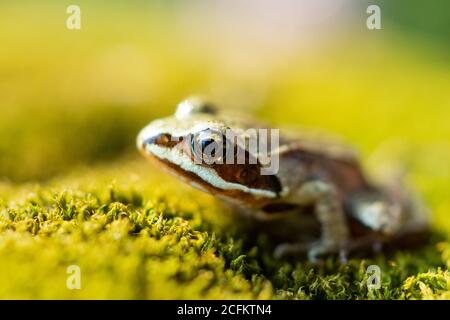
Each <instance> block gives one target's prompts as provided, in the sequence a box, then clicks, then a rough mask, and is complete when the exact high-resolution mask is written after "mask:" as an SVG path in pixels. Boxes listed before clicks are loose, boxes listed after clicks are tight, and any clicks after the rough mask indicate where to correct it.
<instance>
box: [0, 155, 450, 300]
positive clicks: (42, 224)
mask: <svg viewBox="0 0 450 320" xmlns="http://www.w3.org/2000/svg"><path fill="white" fill-rule="evenodd" d="M112 177H113V178H112ZM161 181H164V183H163V184H162V183H161ZM1 191H2V196H3V197H5V195H6V199H7V200H2V202H1V204H0V213H1V215H0V260H1V261H2V263H1V264H0V274H1V275H2V276H1V277H0V297H2V298H61V299H63V298H68V299H72V298H96V299H103V298H124V299H129V298H131V299H156V298H159V299H173V298H184V299H197V298H208V299H216V298H221V299H253V298H258V299H259V298H263V299H268V298H281V299H285V298H288V299H291V298H300V299H348V298H353V299H367V298H369V299H372V298H384V299H391V298H449V296H448V295H449V292H450V291H449V285H450V276H449V274H448V271H445V270H446V268H447V267H448V265H449V264H450V246H449V244H448V243H447V242H442V243H440V244H436V243H432V244H430V245H428V246H426V247H424V248H421V249H419V250H415V251H411V252H397V253H395V254H394V255H392V256H389V257H385V256H383V255H380V256H378V257H374V258H372V259H362V260H361V259H353V260H350V262H349V263H348V264H345V265H340V264H339V263H336V262H334V261H333V260H332V259H329V260H327V262H326V263H325V265H323V266H320V267H318V266H313V265H311V264H309V263H307V262H304V261H303V262H302V261H299V262H297V263H292V262H286V261H277V260H275V259H273V258H272V251H271V250H272V248H271V245H270V242H268V240H267V239H266V238H265V237H264V236H263V235H261V236H259V237H257V238H256V239H253V238H249V237H247V236H246V234H245V233H243V229H242V227H240V228H238V227H236V226H237V225H239V224H240V221H239V218H238V217H236V216H234V215H233V214H232V213H230V212H229V210H228V209H227V208H224V207H223V206H221V205H220V204H219V203H217V202H216V201H215V200H214V199H213V198H211V197H209V196H207V195H204V194H203V193H200V192H197V191H194V190H192V189H190V188H189V187H188V186H183V185H180V184H179V183H178V182H177V181H176V180H174V179H172V178H167V177H166V176H165V175H163V174H161V173H159V172H155V171H152V170H149V166H148V164H147V163H146V162H145V161H140V160H133V159H127V160H123V161H120V162H117V163H114V164H108V165H105V166H98V167H94V168H90V169H80V170H79V171H77V172H76V173H74V174H72V175H69V176H67V177H62V178H58V179H52V180H50V181H49V182H47V183H45V184H43V185H42V184H29V185H22V186H20V187H14V186H7V185H2V187H1ZM371 264H376V265H378V266H380V268H381V270H382V278H381V281H382V286H381V288H380V289H379V290H372V291H369V290H368V289H367V286H366V281H367V278H368V275H367V274H366V268H367V267H368V266H369V265H371ZM70 265H77V266H79V267H80V270H81V289H80V290H68V289H67V287H66V281H67V278H68V274H67V268H68V266H70Z"/></svg>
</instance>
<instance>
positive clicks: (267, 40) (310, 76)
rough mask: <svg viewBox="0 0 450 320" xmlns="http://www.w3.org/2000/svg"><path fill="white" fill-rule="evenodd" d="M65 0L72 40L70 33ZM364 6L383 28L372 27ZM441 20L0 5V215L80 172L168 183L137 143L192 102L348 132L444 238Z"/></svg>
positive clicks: (233, 9)
mask: <svg viewBox="0 0 450 320" xmlns="http://www.w3.org/2000/svg"><path fill="white" fill-rule="evenodd" d="M70 4H77V5H79V6H80V8H81V30H68V29H67V28H66V19H67V17H68V14H66V8H67V7H68V6H69V5H70ZM369 4H378V5H379V6H380V7H381V14H382V16H381V18H382V30H372V31H370V30H368V29H367V28H366V19H367V16H368V15H367V13H366V8H367V6H368V5H369ZM449 12H450V2H448V1H443V0H440V1H433V2H432V3H429V2H427V1H417V0H416V1H406V0H405V1H344V0H343V1H331V0H329V1H325V0H322V1H267V0H265V1H126V2H125V1H122V2H120V1H107V2H106V1H82V0H78V1H39V2H36V1H20V2H17V1H8V2H6V1H3V2H2V3H1V4H0V177H1V180H0V181H1V182H0V192H1V193H0V199H3V200H2V201H3V202H2V203H3V205H4V208H6V209H5V210H7V208H8V206H11V203H13V202H16V201H19V200H18V199H20V197H19V196H17V194H21V193H25V191H26V192H28V188H29V186H30V185H35V184H36V183H37V185H39V186H44V187H45V186H46V185H47V184H49V183H52V181H55V179H64V177H67V176H69V177H72V175H74V174H75V175H76V173H77V172H79V170H90V171H88V172H89V173H88V174H87V176H89V177H91V178H85V179H88V180H89V179H92V180H93V181H94V182H95V181H96V179H97V176H96V172H98V171H101V170H103V169H101V168H103V167H104V166H107V167H108V168H109V166H110V165H111V163H114V164H115V165H114V168H115V169H114V170H109V169H108V170H109V171H107V172H108V174H107V177H108V178H107V179H106V180H107V181H113V180H115V179H119V180H120V179H121V178H120V177H126V173H124V172H134V171H133V170H137V172H136V173H137V174H141V173H142V170H148V171H149V172H150V174H151V175H152V177H153V175H156V176H155V177H157V178H153V179H155V180H154V181H157V180H158V179H162V178H161V177H160V176H159V175H158V174H159V173H157V172H155V170H156V169H155V168H154V167H151V166H150V165H148V166H147V164H146V163H145V160H142V159H140V157H139V155H138V154H137V151H136V150H135V143H134V141H135V137H136V135H137V133H138V131H139V129H140V128H142V127H143V126H144V125H145V124H146V123H147V122H149V121H150V120H152V119H154V118H156V117H159V116H165V115H169V114H171V113H172V112H173V111H174V108H175V105H176V104H177V103H178V102H179V101H180V100H181V99H183V98H184V97H186V96H188V95H191V94H196V93H200V94H204V95H208V96H210V97H211V98H212V100H214V101H215V102H217V103H218V104H219V105H221V106H222V107H224V108H240V109H248V112H249V113H253V114H256V115H258V116H259V117H261V118H263V119H266V120H268V121H269V122H271V123H273V124H274V125H282V126H290V127H296V126H298V127H314V128H320V129H323V130H326V131H330V132H333V133H336V134H338V135H341V136H343V137H344V138H345V139H346V140H347V141H349V142H350V143H352V144H353V145H355V146H356V147H357V148H358V149H359V150H360V151H361V154H362V157H363V159H364V161H365V162H366V163H367V165H371V164H372V163H371V162H370V161H369V160H370V159H371V157H372V155H373V153H374V152H375V151H376V150H382V154H383V157H388V158H392V159H394V160H395V161H398V162H400V163H402V165H403V166H404V167H405V168H406V169H407V178H408V179H409V180H410V181H411V183H412V184H413V185H414V186H415V188H416V189H418V190H419V191H420V193H421V194H422V195H423V197H424V198H425V199H426V202H427V203H428V204H429V205H430V207H431V209H432V216H433V219H434V225H435V226H436V229H437V230H439V231H441V232H443V233H444V234H447V235H448V233H449V232H450V221H449V219H448V217H449V210H450V200H449V198H448V190H449V189H450V166H449V163H450V125H449V120H450V90H449V88H450V73H449V71H450V59H449V57H450V56H449V54H448V53H449V44H450V41H449V40H450V25H449V23H450V19H448V16H449ZM130 159H131V161H132V163H133V164H132V166H131V167H130ZM376 159H377V158H376ZM134 161H136V162H137V163H138V165H140V167H139V169H135V168H136V167H135V166H136V164H135V162H134ZM376 164H377V163H376V161H375V163H373V165H374V167H376ZM99 168H100V169H99ZM129 168H134V169H129ZM147 168H148V169H147ZM127 170H128V171H127ZM83 172H84V171H83ZM146 174H148V173H146ZM73 179H74V180H75V181H76V180H77V176H75V178H73ZM123 179H124V180H126V178H123ZM56 181H59V180H56ZM61 181H65V180H61ZM171 183H172V184H173V185H177V184H176V183H175V182H171ZM59 184H60V185H61V186H62V187H61V188H64V187H65V185H64V184H63V183H62V182H59ZM105 184H106V183H105ZM168 185H170V184H168ZM102 186H103V185H102ZM150 189H151V188H150ZM196 195H197V193H196ZM202 201H203V200H202ZM204 201H207V200H204ZM12 265H14V264H12ZM19 296H20V295H19Z"/></svg>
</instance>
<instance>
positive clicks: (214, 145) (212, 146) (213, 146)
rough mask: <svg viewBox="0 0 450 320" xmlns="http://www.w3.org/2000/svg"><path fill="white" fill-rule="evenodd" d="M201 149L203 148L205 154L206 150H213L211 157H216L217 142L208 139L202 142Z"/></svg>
mask: <svg viewBox="0 0 450 320" xmlns="http://www.w3.org/2000/svg"><path fill="white" fill-rule="evenodd" d="M199 144H200V147H201V148H202V151H203V152H204V153H205V151H206V150H208V149H211V152H210V153H211V156H213V157H214V155H215V154H216V149H217V147H218V146H217V142H216V141H215V140H214V139H211V138H206V139H203V140H201V141H200V143H199Z"/></svg>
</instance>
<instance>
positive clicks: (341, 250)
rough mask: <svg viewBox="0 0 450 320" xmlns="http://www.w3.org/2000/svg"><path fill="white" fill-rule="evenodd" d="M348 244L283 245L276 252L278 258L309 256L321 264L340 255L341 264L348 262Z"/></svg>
mask: <svg viewBox="0 0 450 320" xmlns="http://www.w3.org/2000/svg"><path fill="white" fill-rule="evenodd" d="M348 252H349V246H348V244H347V242H342V243H337V242H331V241H316V242H311V243H282V244H279V245H278V246H277V247H276V248H275V251H274V256H275V257H276V258H286V257H298V256H307V257H308V260H309V261H310V262H312V263H319V262H320V261H322V260H324V258H326V257H328V256H331V255H338V256H339V260H340V262H341V263H346V262H347V256H348Z"/></svg>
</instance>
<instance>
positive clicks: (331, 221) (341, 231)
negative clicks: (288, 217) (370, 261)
mask: <svg viewBox="0 0 450 320" xmlns="http://www.w3.org/2000/svg"><path fill="white" fill-rule="evenodd" d="M293 197H294V198H295V201H296V202H297V203H298V204H300V205H314V208H315V210H314V211H315V215H316V217H317V219H318V221H319V222H320V225H321V237H320V239H319V241H316V242H313V243H307V244H305V243H295V244H287V243H285V244H280V245H279V246H277V248H276V249H275V255H276V256H278V257H284V256H291V255H298V254H301V253H307V255H308V259H309V260H310V261H311V262H317V261H318V259H319V258H320V257H321V256H324V255H328V254H333V253H334V254H336V253H339V254H341V257H343V258H345V248H346V245H347V241H348V237H349V230H348V227H347V223H346V218H345V214H344V211H343V208H342V204H341V202H340V201H339V199H338V196H337V193H336V189H335V187H334V186H333V185H332V184H330V183H327V182H324V181H321V180H313V181H309V182H306V183H304V184H303V185H302V186H301V187H300V188H299V189H298V191H297V192H296V193H295V194H294V195H293Z"/></svg>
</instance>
